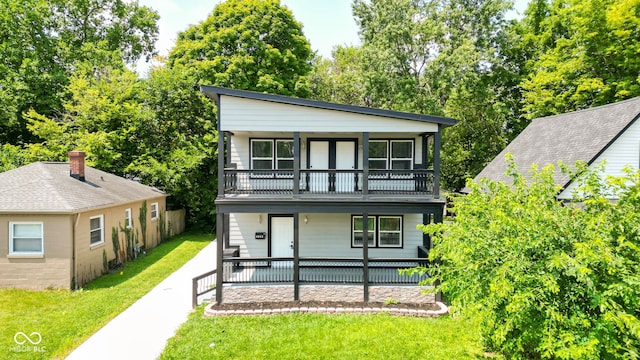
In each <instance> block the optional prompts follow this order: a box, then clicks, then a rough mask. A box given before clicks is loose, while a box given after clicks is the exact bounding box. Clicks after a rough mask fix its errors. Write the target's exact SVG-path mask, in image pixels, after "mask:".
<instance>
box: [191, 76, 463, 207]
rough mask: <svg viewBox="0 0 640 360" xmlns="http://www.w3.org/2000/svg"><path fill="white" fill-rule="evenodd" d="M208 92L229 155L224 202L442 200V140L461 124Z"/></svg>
mask: <svg viewBox="0 0 640 360" xmlns="http://www.w3.org/2000/svg"><path fill="white" fill-rule="evenodd" d="M201 88H202V91H203V92H204V93H205V94H206V95H207V96H209V97H210V98H211V99H212V100H213V101H214V102H215V103H216V106H217V130H218V135H219V136H218V150H219V151H220V150H221V149H224V151H220V152H219V154H220V156H218V199H228V198H235V199H242V198H245V197H246V198H251V199H258V198H259V199H260V200H259V201H263V202H266V201H270V200H271V199H276V200H279V199H282V200H285V199H287V198H288V199H293V200H295V199H303V198H304V199H312V201H315V197H321V198H322V199H323V200H325V201H326V200H327V199H336V200H338V199H341V198H346V199H347V200H345V201H351V198H355V197H363V198H366V199H368V200H372V198H378V197H384V199H382V201H383V202H389V200H390V199H394V198H402V199H403V200H404V199H407V198H410V199H407V200H409V201H413V200H416V199H419V200H418V201H423V200H425V199H426V201H427V202H429V201H430V199H431V198H435V199H437V198H438V197H439V180H440V175H439V173H440V147H441V134H442V129H444V128H445V127H447V126H451V125H454V124H455V123H456V120H454V119H451V118H445V117H439V116H433V115H426V114H415V113H406V112H399V111H392V110H386V109H375V108H369V107H361V106H352V105H345V104H336V103H328V102H322V101H316V100H309V99H300V98H294V97H288V96H281V95H272V94H263V93H257V92H252V91H244V90H235V89H227V88H219V87H213V86H202V87H201ZM223 153H224V156H222V154H223ZM222 201H224V200H222ZM329 201H331V200H329Z"/></svg>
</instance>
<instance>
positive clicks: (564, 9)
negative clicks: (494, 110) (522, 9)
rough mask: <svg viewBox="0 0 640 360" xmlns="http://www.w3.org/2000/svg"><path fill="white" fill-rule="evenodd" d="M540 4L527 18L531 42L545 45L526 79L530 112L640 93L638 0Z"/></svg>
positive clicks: (573, 0)
mask: <svg viewBox="0 0 640 360" xmlns="http://www.w3.org/2000/svg"><path fill="white" fill-rule="evenodd" d="M541 3H542V1H538V2H535V3H534V4H532V5H530V9H531V10H532V11H530V12H529V13H527V17H526V18H525V19H524V20H523V21H526V22H528V23H530V24H531V25H533V26H529V27H528V30H530V31H531V35H530V40H533V41H532V42H531V43H537V44H540V45H538V47H542V49H541V51H539V55H538V56H536V57H533V58H531V59H530V62H531V65H530V73H529V74H528V77H527V78H526V79H524V80H523V81H522V84H521V86H522V89H523V97H524V103H525V105H524V111H525V112H526V115H527V117H529V118H535V117H540V116H546V115H553V114H558V113H563V112H568V111H574V110H579V109H584V108H588V107H592V106H598V105H604V104H608V103H612V102H615V101H620V100H624V99H628V98H631V97H634V96H638V95H640V77H639V76H638V74H639V73H640V59H639V58H638V52H640V44H639V43H638V41H636V40H637V39H638V38H639V37H640V1H639V0H630V1H627V0H588V1H577V0H568V1H567V0H554V1H552V2H551V3H550V5H546V8H545V7H544V5H542V4H541ZM534 6H535V7H534ZM533 10H537V11H533Z"/></svg>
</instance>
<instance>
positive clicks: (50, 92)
mask: <svg viewBox="0 0 640 360" xmlns="http://www.w3.org/2000/svg"><path fill="white" fill-rule="evenodd" d="M158 18H159V17H158V14H157V13H156V12H154V11H153V10H151V9H150V8H148V7H144V6H140V5H138V3H137V2H133V3H128V2H124V1H123V0H53V1H39V0H5V1H3V5H2V6H0V38H2V43H0V142H1V143H11V144H14V145H18V144H21V143H29V142H32V141H35V139H33V137H32V135H31V134H30V133H29V132H28V131H27V129H26V119H25V118H24V117H23V116H22V114H23V113H25V112H27V111H29V110H30V109H32V110H35V111H36V112H37V113H39V114H42V115H45V116H48V117H58V116H59V115H60V114H62V113H63V109H62V104H63V103H64V102H65V101H66V100H67V99H68V98H67V96H68V95H69V93H68V92H67V90H66V86H67V85H68V84H69V78H70V76H71V75H72V74H73V73H74V72H75V70H76V69H77V68H78V67H79V64H81V63H93V64H96V63H97V62H98V61H101V60H105V61H107V60H108V63H109V65H111V66H113V65H115V64H114V63H113V62H112V60H113V58H114V56H115V57H117V59H118V61H120V62H123V61H124V62H127V63H133V62H135V61H136V60H137V59H138V58H140V57H142V56H146V57H147V58H148V57H149V56H151V55H152V54H153V53H154V43H155V41H156V38H157V32H158V28H157V25H156V21H157V20H158ZM114 54H115V55H114ZM104 65H105V64H104V63H102V64H100V66H96V68H97V69H100V68H101V67H102V66H104Z"/></svg>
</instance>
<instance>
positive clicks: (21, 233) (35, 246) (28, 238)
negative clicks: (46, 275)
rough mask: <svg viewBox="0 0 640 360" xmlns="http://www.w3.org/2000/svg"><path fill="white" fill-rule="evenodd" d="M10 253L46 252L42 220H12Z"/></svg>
mask: <svg viewBox="0 0 640 360" xmlns="http://www.w3.org/2000/svg"><path fill="white" fill-rule="evenodd" d="M9 254H25V255H42V254H44V226H43V224H42V223H41V222H10V223H9Z"/></svg>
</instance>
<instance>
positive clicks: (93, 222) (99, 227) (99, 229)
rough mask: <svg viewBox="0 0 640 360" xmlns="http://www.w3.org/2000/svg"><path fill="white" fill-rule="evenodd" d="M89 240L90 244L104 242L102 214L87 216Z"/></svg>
mask: <svg viewBox="0 0 640 360" xmlns="http://www.w3.org/2000/svg"><path fill="white" fill-rule="evenodd" d="M89 227H90V233H91V235H90V237H91V238H90V242H91V245H98V244H102V243H103V242H104V216H103V215H99V216H93V217H91V218H89Z"/></svg>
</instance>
